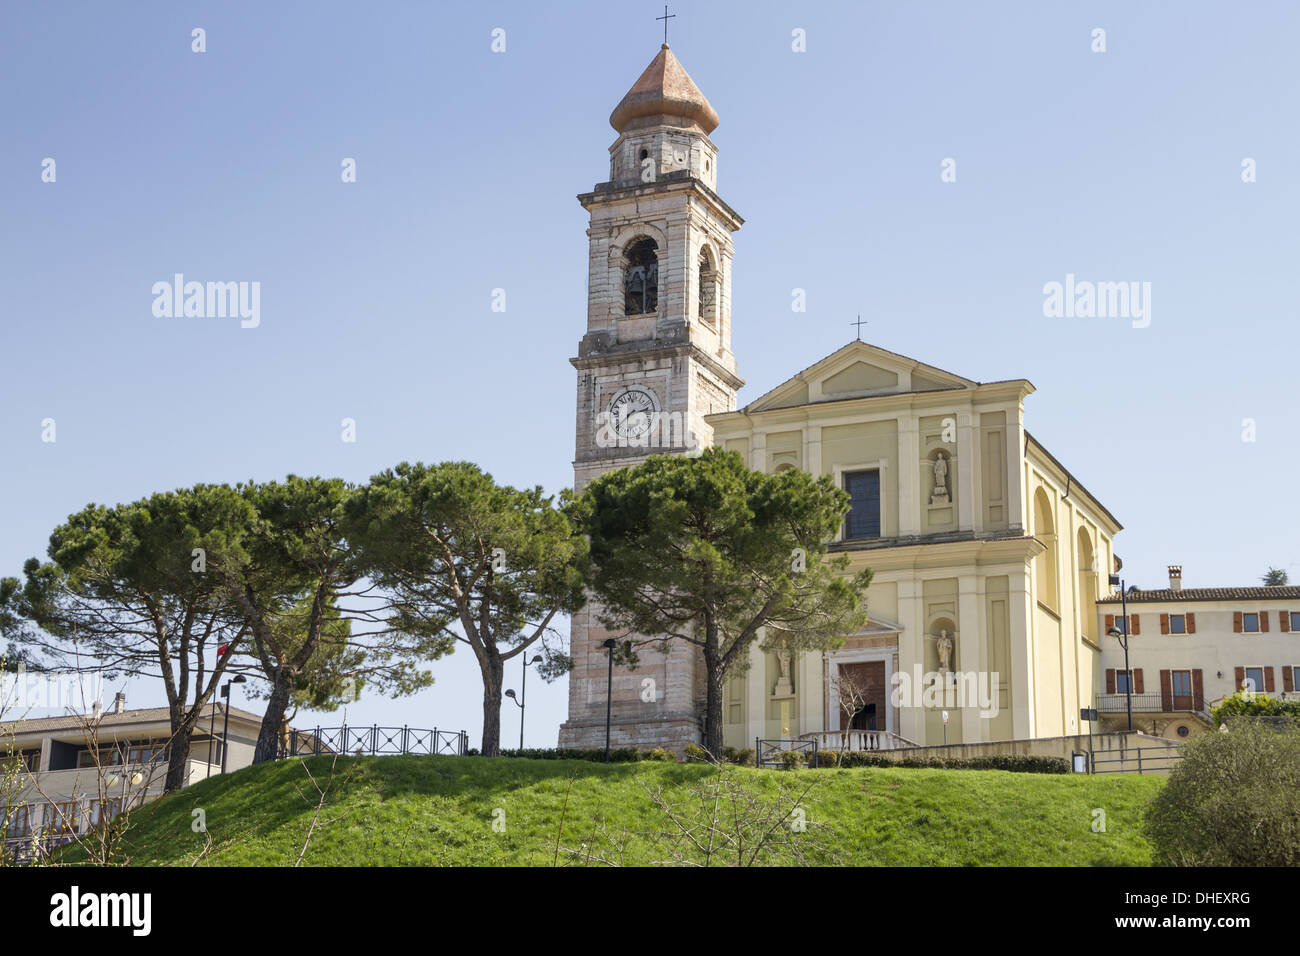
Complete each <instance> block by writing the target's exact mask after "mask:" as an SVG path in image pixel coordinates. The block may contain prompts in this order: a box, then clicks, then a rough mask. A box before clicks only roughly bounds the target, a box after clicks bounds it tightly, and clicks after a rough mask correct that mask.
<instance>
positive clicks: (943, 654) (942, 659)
mask: <svg viewBox="0 0 1300 956" xmlns="http://www.w3.org/2000/svg"><path fill="white" fill-rule="evenodd" d="M935 645H936V647H937V648H938V650H939V672H940V673H941V674H946V673H948V672H949V671H950V670H952V638H951V637H949V636H948V632H947V631H940V632H939V638H938V640H937V641H936V642H935Z"/></svg>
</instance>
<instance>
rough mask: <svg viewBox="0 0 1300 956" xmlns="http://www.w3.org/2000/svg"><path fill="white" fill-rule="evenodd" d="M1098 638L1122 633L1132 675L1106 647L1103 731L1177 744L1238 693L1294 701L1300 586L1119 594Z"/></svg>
mask: <svg viewBox="0 0 1300 956" xmlns="http://www.w3.org/2000/svg"><path fill="white" fill-rule="evenodd" d="M1098 605H1099V613H1100V615H1101V619H1100V620H1099V622H1098V624H1099V627H1100V629H1101V631H1102V633H1103V634H1107V633H1108V632H1109V631H1110V630H1111V629H1112V628H1115V629H1116V630H1118V631H1120V632H1124V631H1125V630H1126V629H1127V633H1128V644H1129V655H1128V657H1129V666H1128V669H1127V671H1126V670H1125V667H1124V648H1123V645H1122V644H1121V643H1120V641H1119V639H1118V638H1117V637H1113V636H1107V637H1105V638H1103V639H1102V645H1101V646H1102V653H1101V668H1100V670H1099V672H1098V674H1097V687H1096V691H1097V709H1098V711H1099V712H1100V714H1099V715H1100V717H1101V723H1102V728H1101V729H1104V730H1111V729H1125V728H1127V726H1128V700H1129V692H1130V691H1131V694H1132V705H1133V726H1134V728H1135V729H1138V730H1142V731H1145V732H1147V733H1151V734H1154V735H1156V736H1160V737H1170V738H1173V739H1181V738H1186V737H1189V736H1192V735H1194V734H1197V733H1201V732H1203V731H1205V730H1208V729H1210V728H1211V727H1212V726H1213V724H1212V721H1211V719H1210V713H1209V711H1210V708H1211V707H1213V706H1214V705H1215V704H1216V703H1218V702H1219V701H1221V700H1222V699H1223V698H1224V697H1226V696H1228V695H1230V694H1233V693H1235V692H1236V691H1238V690H1242V689H1248V690H1253V691H1256V692H1259V693H1264V694H1268V695H1270V696H1284V697H1296V696H1300V695H1297V688H1300V587H1294V586H1285V585H1284V586H1276V587H1262V586H1260V587H1226V588H1225V587H1209V588H1184V587H1183V569H1182V567H1181V566H1179V565H1171V566H1170V567H1169V586H1168V587H1167V588H1159V589H1153V590H1141V589H1133V590H1130V591H1129V592H1128V595H1127V605H1128V620H1127V621H1125V619H1124V614H1123V605H1124V599H1123V597H1122V596H1121V595H1119V594H1118V593H1116V594H1113V595H1108V596H1106V597H1104V598H1102V599H1101V600H1100V601H1099V602H1098Z"/></svg>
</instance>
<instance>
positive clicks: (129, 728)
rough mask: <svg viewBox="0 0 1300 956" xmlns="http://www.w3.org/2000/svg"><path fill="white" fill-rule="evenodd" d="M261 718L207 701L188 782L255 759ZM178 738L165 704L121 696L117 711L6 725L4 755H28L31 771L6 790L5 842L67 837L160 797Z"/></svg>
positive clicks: (0, 734)
mask: <svg viewBox="0 0 1300 956" xmlns="http://www.w3.org/2000/svg"><path fill="white" fill-rule="evenodd" d="M261 723H262V718H261V716H260V715H258V714H253V713H249V712H248V711H245V710H240V709H239V708H237V707H232V708H230V711H229V720H228V721H227V714H226V706H225V705H224V704H217V705H212V704H209V705H208V706H207V707H205V708H204V710H203V713H202V716H201V717H200V718H199V721H198V725H197V726H196V728H195V732H194V735H193V737H192V738H191V741H190V752H189V758H188V760H187V761H186V770H185V783H184V785H185V786H188V785H190V784H192V783H195V782H196V781H199V780H203V779H205V778H207V777H210V776H213V775H215V774H219V773H221V772H222V769H223V768H222V761H223V757H224V760H225V768H224V769H225V770H227V771H230V770H238V769H240V768H241V767H247V766H248V765H249V764H251V763H252V762H253V750H254V747H255V745H256V742H257V735H258V731H259V730H260V728H261ZM171 736H172V731H171V721H170V717H169V713H168V709H167V708H166V707H153V708H145V709H139V710H127V709H126V708H125V698H124V697H123V696H122V695H120V694H119V695H118V698H117V701H116V703H115V705H114V707H113V709H112V710H110V711H104V712H100V713H98V714H96V713H91V714H87V715H70V716H62V717H39V718H34V719H28V720H15V721H8V722H0V759H10V760H16V761H18V762H20V763H21V766H22V771H23V773H22V775H21V776H20V777H19V778H18V779H17V780H16V781H15V784H16V786H15V787H13V788H10V789H11V792H9V793H0V814H2V816H0V819H3V820H5V821H6V826H5V827H4V839H5V844H6V847H8V848H10V849H13V848H25V847H28V846H30V845H31V844H32V843H33V842H34V841H39V843H40V844H41V845H44V846H49V845H57V844H59V843H66V842H68V841H70V840H72V839H73V838H74V835H76V834H84V833H86V832H88V831H89V830H90V829H91V828H92V827H94V826H97V825H98V824H99V823H101V822H102V821H105V820H107V819H111V818H112V817H114V816H116V815H117V814H118V813H119V812H121V811H122V809H123V808H130V807H135V806H139V805H140V804H142V803H144V802H146V801H148V800H151V799H153V798H154V797H156V796H158V795H160V794H161V793H162V790H163V784H164V782H165V779H166V776H167V755H168V748H169V744H170V739H171ZM223 750H224V751H226V752H225V753H223ZM6 753H7V754H10V755H11V756H10V757H8V758H5V757H4V756H3V755H4V754H6Z"/></svg>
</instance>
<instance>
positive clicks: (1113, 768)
mask: <svg viewBox="0 0 1300 956" xmlns="http://www.w3.org/2000/svg"><path fill="white" fill-rule="evenodd" d="M1088 757H1089V759H1088V763H1089V767H1090V770H1089V772H1090V773H1139V774H1147V773H1168V772H1169V771H1170V770H1173V769H1174V767H1176V766H1178V761H1180V760H1182V759H1183V745H1182V744H1169V745H1167V746H1166V745H1161V744H1157V745H1154V746H1150V747H1147V746H1138V745H1134V746H1131V747H1123V748H1119V749H1117V750H1102V751H1094V752H1092V753H1090V754H1089V755H1088Z"/></svg>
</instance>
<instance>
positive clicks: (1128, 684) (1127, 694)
mask: <svg viewBox="0 0 1300 956" xmlns="http://www.w3.org/2000/svg"><path fill="white" fill-rule="evenodd" d="M1110 583H1111V584H1118V585H1119V595H1120V605H1121V607H1122V610H1121V612H1120V613H1121V615H1122V617H1121V618H1120V620H1122V621H1123V622H1124V626H1123V627H1122V628H1120V627H1112V628H1111V629H1110V630H1109V631H1107V632H1106V633H1107V634H1109V635H1110V636H1111V637H1115V638H1118V639H1119V646H1120V647H1122V648H1124V703H1125V705H1126V707H1127V709H1128V729H1129V732H1130V733H1132V732H1133V672H1132V671H1131V670H1129V666H1128V591H1127V590H1126V589H1125V587H1124V579H1123V578H1121V577H1120V576H1119V575H1118V574H1112V575H1111V576H1110Z"/></svg>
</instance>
